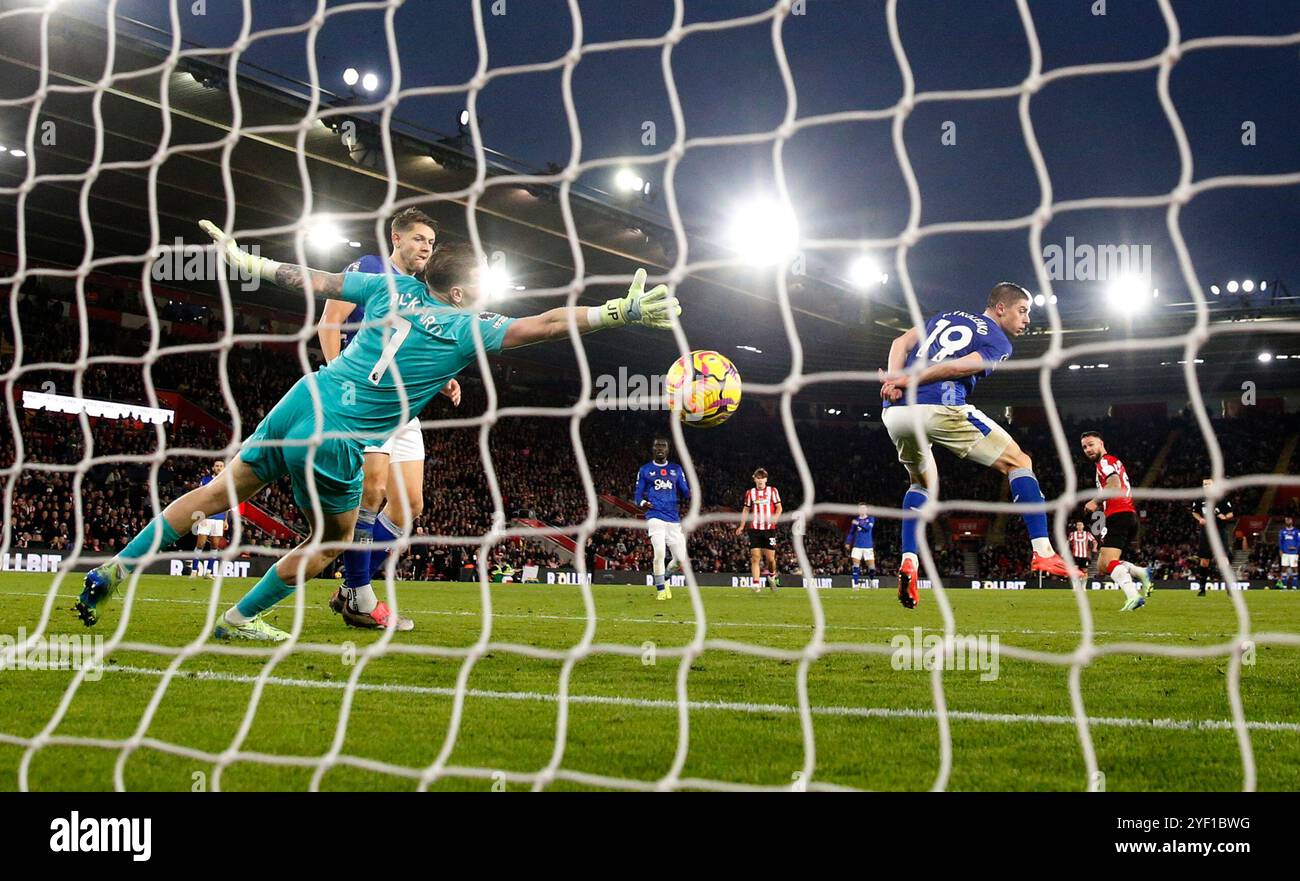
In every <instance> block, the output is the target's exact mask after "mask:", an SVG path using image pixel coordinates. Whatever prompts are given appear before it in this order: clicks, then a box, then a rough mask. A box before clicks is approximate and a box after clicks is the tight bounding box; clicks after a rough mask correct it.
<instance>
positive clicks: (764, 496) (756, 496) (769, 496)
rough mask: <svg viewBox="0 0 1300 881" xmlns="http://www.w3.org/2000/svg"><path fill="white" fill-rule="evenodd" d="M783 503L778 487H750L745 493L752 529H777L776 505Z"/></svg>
mask: <svg viewBox="0 0 1300 881" xmlns="http://www.w3.org/2000/svg"><path fill="white" fill-rule="evenodd" d="M779 504H781V494H780V493H779V492H777V491H776V487H774V486H771V485H768V486H765V487H763V488H762V489H750V490H748V491H747V492H746V493H745V507H746V508H749V510H750V515H749V528H750V529H776V506H777V505H779Z"/></svg>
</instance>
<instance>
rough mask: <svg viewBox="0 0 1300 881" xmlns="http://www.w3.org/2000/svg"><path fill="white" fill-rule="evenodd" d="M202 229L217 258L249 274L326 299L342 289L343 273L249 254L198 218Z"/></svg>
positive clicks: (213, 226)
mask: <svg viewBox="0 0 1300 881" xmlns="http://www.w3.org/2000/svg"><path fill="white" fill-rule="evenodd" d="M199 226H201V227H202V228H203V231H204V232H206V233H207V234H208V235H209V236H211V237H212V241H213V242H215V243H216V245H217V253H218V254H220V255H221V258H222V259H223V260H225V261H226V262H227V263H229V264H230V265H231V266H233V267H235V268H236V269H237V270H239V271H240V272H241V273H242V274H244V275H246V276H249V277H257V278H264V279H266V280H267V281H269V282H273V283H274V284H276V285H278V286H280V287H282V288H285V289H287V290H296V291H301V290H306V291H308V292H309V293H312V294H316V295H318V296H322V297H328V298H330V299H339V295H340V294H341V293H342V292H343V273H341V272H321V271H320V270H318V269H312V268H311V267H309V266H299V265H297V264H296V263H279V262H277V261H275V260H268V259H267V258H265V257H261V256H259V255H257V254H249V253H248V252H247V251H245V250H243V249H242V248H240V247H239V245H238V244H237V243H236V242H235V240H234V239H232V238H231V237H230V236H228V235H226V234H225V233H224V232H222V231H221V229H220V228H218V227H217V225H216V224H214V223H212V222H210V221H207V220H200V221H199Z"/></svg>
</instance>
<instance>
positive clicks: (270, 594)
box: [235, 566, 293, 618]
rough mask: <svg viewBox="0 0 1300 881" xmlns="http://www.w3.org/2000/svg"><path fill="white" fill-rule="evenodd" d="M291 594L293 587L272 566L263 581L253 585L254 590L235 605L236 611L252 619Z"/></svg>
mask: <svg viewBox="0 0 1300 881" xmlns="http://www.w3.org/2000/svg"><path fill="white" fill-rule="evenodd" d="M291 593H293V587H292V586H290V585H288V584H285V583H284V579H283V578H281V577H280V573H279V572H278V571H276V567H275V566H272V567H271V568H270V569H268V570H266V574H265V575H263V576H262V578H261V580H260V581H258V582H257V584H254V585H253V589H252V590H250V591H249V592H248V593H246V594H244V598H243V599H242V600H240V601H239V602H238V603H236V604H235V611H237V612H239V614H241V615H243V616H244V617H245V618H252V617H253V616H254V615H260V614H262V613H263V612H265V611H266V610H267V609H269V608H271V607H272V606H274V605H275V604H276V603H278V602H280V600H282V599H284V598H285V597H287V596H289V594H291Z"/></svg>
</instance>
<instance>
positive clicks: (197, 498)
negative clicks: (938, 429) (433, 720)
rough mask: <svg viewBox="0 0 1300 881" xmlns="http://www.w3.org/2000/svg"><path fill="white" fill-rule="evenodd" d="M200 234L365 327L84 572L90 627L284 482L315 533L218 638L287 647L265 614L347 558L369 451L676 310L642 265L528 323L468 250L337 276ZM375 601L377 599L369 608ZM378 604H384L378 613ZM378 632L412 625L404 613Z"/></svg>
mask: <svg viewBox="0 0 1300 881" xmlns="http://www.w3.org/2000/svg"><path fill="white" fill-rule="evenodd" d="M200 226H202V227H203V229H204V230H205V231H206V232H207V233H208V234H209V235H210V236H211V237H212V240H213V241H214V242H215V243H216V244H217V246H218V247H217V250H218V253H220V254H221V255H222V257H223V258H224V259H225V260H226V262H227V263H229V264H231V265H232V266H233V267H234V268H236V269H237V270H239V271H240V272H241V273H242V274H243V275H245V276H254V277H260V278H264V279H267V280H268V281H272V282H274V283H275V284H276V285H277V286H279V287H281V288H284V289H286V290H290V291H298V292H299V293H300V294H302V293H306V294H307V295H313V296H318V297H326V298H331V299H344V300H348V301H349V302H353V303H359V304H363V305H364V306H365V307H366V312H365V314H366V316H367V319H368V322H375V321H377V320H379V319H383V320H382V321H381V322H379V323H376V324H368V326H365V327H363V328H362V329H361V330H360V331H359V332H358V333H357V336H356V339H355V340H353V342H352V343H351V344H350V345H349V346H348V347H347V349H345V350H344V352H343V354H342V355H341V356H340V357H338V358H336V359H335V360H334V361H332V362H331V363H329V364H327V365H326V366H325V367H323V368H321V370H319V371H318V372H316V373H313V374H308V375H307V376H304V377H302V378H301V379H299V380H298V382H297V383H295V384H294V386H293V388H291V389H290V390H289V391H288V392H287V393H286V394H285V395H284V397H283V398H281V399H280V402H279V403H278V404H276V405H275V407H274V408H272V410H271V412H269V413H268V414H267V415H266V417H265V418H264V419H263V420H262V422H261V423H260V424H259V425H258V426H257V430H256V431H254V432H253V434H252V435H251V436H250V437H249V438H248V439H247V440H246V441H245V442H244V445H243V447H242V448H241V449H240V451H239V454H238V455H237V456H235V458H234V459H232V460H231V462H230V464H229V466H228V467H227V468H226V469H225V471H223V472H222V474H221V477H220V478H218V479H216V480H213V481H212V482H211V483H209V484H208V485H207V486H203V487H199V488H197V489H194V490H191V491H190V492H188V493H186V494H185V495H183V496H181V497H180V498H179V499H177V500H176V501H174V502H172V503H171V504H170V505H168V506H167V508H166V510H164V511H163V513H162V514H161V515H160V516H158V517H156V518H154V520H153V521H152V522H150V523H149V524H148V525H147V526H146V527H145V528H144V529H142V530H141V531H140V532H139V533H138V534H137V535H136V536H135V537H134V538H132V539H131V541H129V542H128V543H127V545H126V547H124V548H123V549H122V550H121V551H119V552H118V554H117V555H116V556H115V557H114V558H113V559H111V560H109V561H108V562H107V563H105V564H103V565H102V566H99V567H98V568H96V569H94V570H92V571H91V572H89V573H88V574H87V575H86V580H85V587H84V588H83V590H82V592H81V596H80V598H79V599H78V602H77V604H76V606H75V611H76V612H77V615H78V617H79V618H80V619H81V620H82V622H83V623H84V624H86V625H87V626H90V625H92V624H94V623H96V621H98V619H99V611H100V609H99V606H100V604H101V603H103V602H104V601H105V600H106V599H108V598H109V597H111V596H112V595H113V593H114V592H115V590H116V588H117V586H118V585H119V584H120V583H121V581H122V579H124V578H125V577H126V575H127V574H128V573H130V572H132V571H134V570H135V569H136V568H137V567H138V566H139V565H140V563H141V562H142V560H143V558H144V557H145V556H146V555H147V554H150V553H153V552H155V551H157V550H165V549H167V548H169V547H171V546H172V545H173V544H175V542H176V540H177V539H178V538H179V537H180V530H182V529H188V528H189V524H190V523H191V522H193V521H194V519H196V516H202V512H203V511H216V510H221V509H223V508H226V507H229V505H230V504H232V503H238V502H242V501H244V500H245V499H248V498H250V497H251V496H253V495H254V494H256V493H257V492H258V491H259V490H261V489H262V487H264V486H266V485H267V484H268V483H271V482H273V481H275V480H278V479H279V478H280V477H282V476H283V475H285V474H288V475H289V477H290V479H291V481H292V483H293V495H294V501H295V502H297V504H298V507H299V508H300V509H301V510H302V513H303V515H304V516H305V517H306V518H307V521H308V523H310V524H311V529H312V535H311V536H310V537H309V538H308V540H307V541H305V542H303V543H302V544H300V545H299V546H298V547H296V548H294V549H293V550H292V551H290V552H289V553H288V554H286V555H285V556H284V557H282V558H281V559H280V560H279V562H278V563H276V565H274V566H272V567H271V568H270V569H269V570H268V571H267V573H266V574H265V575H263V576H262V578H261V579H260V580H259V581H258V582H257V584H256V585H254V586H253V588H252V590H250V591H249V592H248V593H247V594H246V595H245V596H244V597H243V598H242V599H241V600H240V601H239V602H238V603H237V604H235V605H234V606H232V607H231V608H229V609H227V610H226V612H225V614H223V615H222V616H221V618H220V619H219V620H218V622H217V626H216V630H215V633H214V635H215V636H217V637H218V638H220V639H247V640H263V641H270V642H281V641H283V640H286V639H289V638H290V634H288V633H286V632H285V631H283V630H280V629H278V628H276V627H273V626H271V625H270V624H269V623H268V622H266V621H265V620H264V619H263V617H262V615H263V613H264V612H266V611H267V610H269V609H270V608H271V607H272V606H274V605H275V604H276V603H278V602H279V601H280V600H283V599H284V598H286V597H288V596H290V595H291V594H292V593H293V591H294V589H295V586H296V585H297V584H298V582H299V581H302V582H303V583H305V582H306V581H307V580H308V579H310V578H313V577H314V576H316V575H317V574H318V573H319V572H320V571H321V570H322V569H324V568H325V566H326V565H328V564H329V563H330V561H332V560H333V559H334V558H335V557H337V556H338V554H339V550H338V548H337V547H331V545H337V544H341V543H343V542H346V541H348V540H349V539H350V538H351V536H352V535H353V530H354V527H355V526H356V521H357V507H358V504H359V503H360V501H361V486H362V469H361V465H362V451H363V450H364V448H365V447H366V446H368V445H373V444H375V443H383V441H385V440H387V439H388V438H389V437H390V436H391V435H392V434H393V433H394V432H395V431H397V429H398V428H400V427H401V426H402V425H403V424H404V423H405V422H407V421H408V420H409V418H410V415H411V413H412V412H416V413H418V412H419V411H420V410H421V409H423V407H424V405H425V404H427V403H428V402H429V400H430V399H431V398H432V397H433V396H434V395H436V394H438V392H440V391H441V390H442V389H443V388H445V387H446V385H447V382H448V381H449V380H450V379H451V378H452V377H454V376H455V375H456V374H457V373H459V372H460V371H461V370H462V369H464V368H465V367H466V366H467V365H469V364H471V363H473V362H474V361H476V360H477V358H478V352H479V349H480V348H482V349H483V350H485V351H486V352H488V353H489V354H491V353H496V352H500V351H501V350H502V349H512V348H516V347H519V346H526V345H530V344H532V343H538V342H543V341H546V340H557V339H567V338H568V336H569V327H570V322H572V323H573V324H575V325H576V326H577V329H578V331H579V332H580V333H590V332H592V331H597V330H602V329H605V328H612V327H623V326H625V325H628V324H641V325H644V326H646V327H652V328H656V329H669V328H671V327H672V320H673V316H674V315H677V314H680V311H681V307H680V306H679V305H678V303H677V300H676V298H674V297H671V296H670V295H669V293H668V288H667V287H666V286H665V285H658V286H656V287H655V288H653V289H652V290H650V291H646V290H644V287H645V276H646V274H645V270H644V269H638V270H637V272H636V274H635V276H634V277H633V281H632V286H631V287H630V288H629V289H628V292H627V295H626V296H624V297H618V298H615V299H611V300H608V301H606V302H605V303H604V304H603V305H601V306H591V307H577V308H570V307H567V306H561V307H558V308H555V309H551V310H548V311H547V312H544V313H542V314H540V315H534V316H530V317H527V318H507V317H506V316H504V315H497V314H496V313H493V312H475V311H473V310H474V308H475V306H476V304H477V303H478V302H479V301H480V300H481V297H482V288H481V276H482V273H483V265H482V263H481V261H480V259H479V258H478V256H477V255H476V254H475V252H474V249H473V248H472V247H470V246H469V245H467V244H463V243H451V244H444V245H440V246H439V247H438V248H437V249H436V250H435V251H434V254H433V256H432V257H430V259H429V263H428V266H426V267H425V271H424V272H423V273H422V274H421V276H420V277H419V278H414V277H411V276H405V275H403V276H394V275H369V274H366V273H360V272H347V273H330V272H321V271H319V270H315V269H311V268H309V267H305V266H298V265H294V264H290V263H277V262H276V261H274V260H268V259H267V258H265V257H260V256H256V255H252V254H248V253H245V252H244V251H242V250H240V248H239V246H238V245H237V244H236V243H235V242H234V240H233V239H231V238H230V237H228V236H227V235H226V234H225V233H223V232H222V231H221V230H220V229H218V228H217V227H216V226H214V225H213V224H211V223H209V222H208V221H203V222H201V223H200ZM369 599H371V600H373V597H371V598H369ZM377 605H378V603H377V602H376V606H377ZM385 611H386V613H385V614H383V615H382V618H383V624H382V626H384V627H388V628H399V627H401V628H402V629H410V625H409V622H406V623H405V624H403V620H404V619H399V618H398V617H397V616H396V615H395V614H393V613H391V612H387V610H386V607H385Z"/></svg>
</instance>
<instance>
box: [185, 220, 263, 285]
mask: <svg viewBox="0 0 1300 881" xmlns="http://www.w3.org/2000/svg"><path fill="white" fill-rule="evenodd" d="M199 226H201V227H202V228H203V231H204V232H205V233H207V234H208V235H210V236H212V241H214V242H216V243H217V245H218V246H219V247H218V248H217V253H218V254H220V255H221V258H222V259H223V260H225V261H226V262H227V263H229V264H230V265H231V266H233V267H235V269H237V270H238V271H239V272H240V273H242V274H244V275H247V276H250V277H253V278H258V277H260V278H264V279H266V280H267V281H275V273H276V270H278V269H279V268H280V266H281V265H282V264H280V263H277V262H276V261H274V260H268V259H267V258H265V257H259V256H257V255H256V254H249V253H248V252H247V251H245V250H244V249H242V248H240V247H239V245H238V244H237V243H236V242H235V240H234V239H232V238H231V237H230V236H228V235H226V234H225V233H224V232H222V231H221V228H220V227H218V226H217V225H216V224H215V223H213V222H212V221H210V220H200V221H199Z"/></svg>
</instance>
